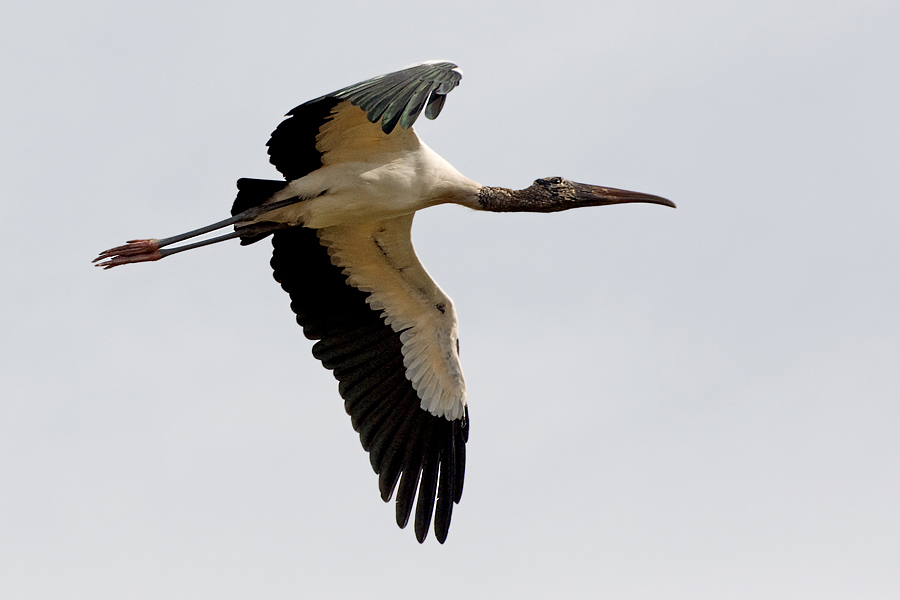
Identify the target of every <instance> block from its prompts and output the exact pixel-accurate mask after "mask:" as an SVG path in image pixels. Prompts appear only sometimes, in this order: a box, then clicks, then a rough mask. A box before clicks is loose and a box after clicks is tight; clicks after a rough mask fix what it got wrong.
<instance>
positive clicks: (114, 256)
mask: <svg viewBox="0 0 900 600" xmlns="http://www.w3.org/2000/svg"><path fill="white" fill-rule="evenodd" d="M162 257H163V255H162V253H161V252H160V251H159V240H129V241H128V243H127V244H125V245H124V246H116V247H115V248H110V249H109V250H104V251H103V252H101V253H100V256H98V257H97V258H95V259H94V260H93V261H91V262H93V263H95V264H94V266H95V267H103V269H112V268H113V267H118V266H119V265H127V264H130V263H139V262H148V261H153V260H159V259H161V258H162Z"/></svg>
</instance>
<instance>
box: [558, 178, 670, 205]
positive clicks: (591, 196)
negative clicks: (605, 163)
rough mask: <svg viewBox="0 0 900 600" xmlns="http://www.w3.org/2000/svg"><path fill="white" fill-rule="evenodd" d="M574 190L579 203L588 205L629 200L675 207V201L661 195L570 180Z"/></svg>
mask: <svg viewBox="0 0 900 600" xmlns="http://www.w3.org/2000/svg"><path fill="white" fill-rule="evenodd" d="M572 187H573V188H574V190H575V197H576V198H577V199H578V201H579V203H584V204H585V205H589V206H605V205H607V204H627V203H630V202H646V203H649V204H662V205H663V206H671V207H672V208H676V207H675V203H674V202H672V201H671V200H667V199H666V198H663V197H661V196H654V195H653V194H644V193H641V192H629V191H628V190H620V189H616V188H610V187H601V186H599V185H588V184H586V183H576V182H574V181H573V182H572Z"/></svg>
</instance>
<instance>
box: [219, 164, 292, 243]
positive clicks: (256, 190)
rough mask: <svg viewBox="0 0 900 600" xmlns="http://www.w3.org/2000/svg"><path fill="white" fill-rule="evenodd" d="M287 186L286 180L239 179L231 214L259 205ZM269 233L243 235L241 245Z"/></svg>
mask: <svg viewBox="0 0 900 600" xmlns="http://www.w3.org/2000/svg"><path fill="white" fill-rule="evenodd" d="M285 186H287V182H286V181H273V180H271V179H248V178H242V179H238V180H237V188H238V193H237V197H236V198H235V199H234V204H232V205H231V215H232V216H234V215H237V214H239V213H242V212H244V211H245V210H247V209H248V208H253V207H255V206H259V205H260V204H262V203H263V202H265V201H266V200H268V199H269V198H271V197H272V196H273V195H275V194H277V193H278V192H280V191H281V190H283V189H284V188H285ZM270 234H271V232H269V233H261V234H258V235H246V236H241V245H242V246H246V245H248V244H252V243H253V242H258V241H259V240H261V239H263V238H264V237H266V236H268V235H270Z"/></svg>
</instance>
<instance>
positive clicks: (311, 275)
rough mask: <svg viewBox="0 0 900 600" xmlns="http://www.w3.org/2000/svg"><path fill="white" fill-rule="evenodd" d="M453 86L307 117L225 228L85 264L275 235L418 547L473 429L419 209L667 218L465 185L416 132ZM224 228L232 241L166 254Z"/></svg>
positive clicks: (447, 307) (305, 110) (555, 184)
mask: <svg viewBox="0 0 900 600" xmlns="http://www.w3.org/2000/svg"><path fill="white" fill-rule="evenodd" d="M461 77H462V73H461V72H460V71H459V69H458V68H457V67H456V65H454V64H453V63H449V62H441V61H433V62H429V63H421V64H418V65H413V66H411V67H408V68H406V69H403V70H400V71H397V72H394V73H389V74H387V75H381V76H378V77H375V78H372V79H370V80H367V81H364V82H361V83H358V84H355V85H352V86H348V87H346V88H343V89H341V90H338V91H336V92H333V93H331V94H327V95H325V96H321V97H319V98H316V99H315V100H311V101H309V102H306V103H304V104H301V105H299V106H297V107H296V108H294V109H293V110H292V111H290V112H289V113H288V115H287V117H288V118H287V119H285V120H284V121H283V122H282V123H281V124H280V125H279V126H278V127H277V128H276V129H275V131H274V132H273V133H272V136H271V138H270V140H269V142H268V146H269V155H270V160H271V162H272V164H273V165H274V166H275V167H276V169H278V171H280V172H281V173H282V175H284V177H285V181H275V180H259V179H239V180H238V194H237V197H236V198H235V201H234V203H233V205H232V217H231V218H229V219H225V220H223V221H220V222H218V223H214V224H212V225H209V226H207V227H203V228H200V229H197V230H194V231H189V232H187V233H185V234H181V235H177V236H173V237H170V238H165V239H162V240H157V239H146V240H132V241H131V242H128V243H127V244H125V245H124V246H118V247H116V248H112V249H110V250H107V251H105V252H103V253H101V254H100V256H99V257H98V258H97V259H95V262H98V266H101V267H104V268H107V269H108V268H112V267H115V266H119V265H123V264H129V263H136V262H147V261H155V260H159V259H160V258H164V257H166V256H169V255H171V254H174V253H176V252H180V251H182V250H187V249H191V248H195V247H198V246H203V245H207V244H210V243H214V242H218V241H222V240H225V239H231V238H235V237H239V238H241V243H242V244H251V243H254V242H257V241H259V240H260V239H263V238H265V237H268V236H269V235H271V236H272V245H273V256H272V261H271V265H272V268H273V271H274V276H275V279H276V280H277V281H278V282H279V283H280V284H281V286H282V288H283V289H284V290H285V291H286V292H288V293H289V294H290V297H291V309H292V310H293V311H294V313H295V314H296V315H297V322H298V323H299V324H300V325H301V326H302V327H303V331H304V333H305V335H306V336H307V337H308V338H310V339H313V340H316V343H315V344H314V345H313V355H314V356H315V357H316V358H318V359H319V360H321V361H322V364H323V366H325V367H326V368H328V369H331V370H332V371H333V372H334V375H335V377H336V378H337V379H338V381H339V384H338V391H339V392H340V395H341V396H342V397H343V398H344V407H345V409H346V411H347V412H348V414H349V415H350V417H351V423H352V425H353V427H354V429H356V431H358V432H359V435H360V441H361V442H362V445H363V448H364V449H366V450H367V451H368V452H369V459H370V462H371V464H372V467H373V469H374V470H375V472H376V473H378V475H379V490H380V492H381V496H382V499H384V501H386V502H387V501H388V500H390V498H391V497H392V496H393V494H394V491H395V490H396V516H397V524H398V525H400V527H404V526H405V525H406V524H407V522H408V520H409V518H410V517H411V515H412V511H413V503H414V500H415V532H416V537H417V539H418V540H419V541H420V542H422V541H423V540H424V539H425V536H426V535H427V531H428V528H429V526H430V523H431V520H432V515H433V516H434V526H435V533H436V537H437V538H438V540H439V541H440V542H442V543H443V542H444V540H445V539H446V537H447V532H448V530H449V526H450V517H451V514H452V509H453V505H454V504H456V503H458V502H459V501H460V498H461V496H462V488H463V477H464V472H465V459H466V453H465V444H466V441H467V440H468V435H469V422H468V407H467V399H466V386H465V381H464V378H463V374H462V368H461V366H460V362H459V341H458V333H457V319H456V311H455V309H454V307H453V302H452V301H451V300H450V298H449V297H448V296H447V294H445V293H444V292H443V290H441V288H440V287H438V285H437V284H436V283H435V282H434V281H433V280H432V278H431V277H430V276H429V275H428V273H427V272H426V271H425V269H424V267H423V266H422V264H421V263H420V262H419V259H418V258H417V257H416V254H415V251H414V249H413V246H412V239H411V233H410V232H411V228H412V221H413V217H414V215H415V213H416V211H418V210H421V209H424V208H427V207H430V206H434V205H437V204H443V203H455V204H459V205H462V206H466V207H469V208H472V209H476V210H487V211H494V212H509V211H528V212H554V211H559V210H568V209H570V208H577V207H581V206H600V205H605V204H621V203H627V202H649V203H655V204H663V205H666V206H673V207H674V204H672V203H671V202H670V201H668V200H666V199H664V198H660V197H658V196H653V195H650V194H642V193H639V192H628V191H625V190H618V189H615V188H605V187H599V186H591V185H586V184H580V183H575V182H571V181H568V180H566V179H563V178H561V177H552V178H546V179H538V180H536V181H535V182H534V184H532V185H531V186H529V187H528V188H525V189H523V190H511V189H507V188H498V187H485V186H481V185H479V184H477V183H475V182H474V181H472V180H471V179H468V178H467V177H465V176H464V175H462V174H461V173H460V172H459V171H457V170H456V169H455V168H453V166H452V165H450V164H449V163H448V162H447V161H446V160H444V159H443V158H441V157H440V156H438V154H437V153H435V152H434V151H433V150H431V149H430V148H429V147H428V146H426V145H425V144H424V143H423V142H422V141H421V140H420V139H419V137H418V136H417V135H416V133H415V131H414V130H413V129H412V125H413V123H414V122H415V121H416V119H417V118H418V116H419V115H420V114H422V113H424V114H425V116H426V117H428V118H430V119H434V118H436V117H437V116H438V114H439V113H440V111H441V109H442V107H443V105H444V101H445V99H446V95H447V94H448V93H449V92H450V91H452V90H453V89H454V88H455V87H456V86H457V85H458V84H459V81H460V79H461ZM227 226H234V232H233V233H229V234H226V235H222V236H219V237H216V238H212V239H208V240H205V241H200V242H195V243H190V244H187V245H184V246H178V247H175V248H170V247H169V246H171V245H173V244H176V243H178V242H181V241H184V240H187V239H191V238H194V237H197V236H199V235H202V234H205V233H208V232H211V231H215V230H217V229H221V228H223V227H227Z"/></svg>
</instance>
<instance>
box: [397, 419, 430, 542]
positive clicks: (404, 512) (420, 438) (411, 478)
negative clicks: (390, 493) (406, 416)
mask: <svg viewBox="0 0 900 600" xmlns="http://www.w3.org/2000/svg"><path fill="white" fill-rule="evenodd" d="M413 414H414V415H415V416H414V417H413V419H414V420H413V424H412V426H411V428H410V429H411V434H410V438H411V439H412V440H413V442H412V443H411V444H409V445H408V446H407V447H406V452H405V453H404V456H403V474H402V475H401V476H400V486H399V487H398V488H397V507H396V508H397V525H399V526H400V527H401V528H403V527H406V524H407V523H408V522H409V517H410V515H412V509H413V502H414V501H415V499H416V488H417V487H418V484H419V475H420V472H421V471H422V463H423V461H424V456H423V448H424V445H425V444H426V443H427V438H428V436H429V434H430V432H431V430H430V429H429V428H428V427H427V426H426V425H425V422H426V421H427V413H426V412H425V411H423V410H417V411H416V412H415V413H413Z"/></svg>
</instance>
